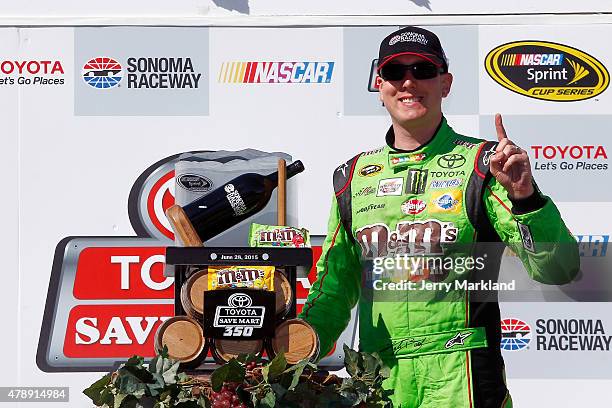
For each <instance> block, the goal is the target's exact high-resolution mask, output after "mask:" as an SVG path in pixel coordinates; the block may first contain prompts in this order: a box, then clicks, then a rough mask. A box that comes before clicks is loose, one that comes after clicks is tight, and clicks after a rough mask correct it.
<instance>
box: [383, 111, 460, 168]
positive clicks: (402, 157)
mask: <svg viewBox="0 0 612 408" xmlns="http://www.w3.org/2000/svg"><path fill="white" fill-rule="evenodd" d="M451 131H452V130H451V128H450V126H449V125H448V123H447V122H446V118H445V117H442V120H441V121H440V124H439V125H438V128H437V129H436V131H435V132H434V135H433V137H432V138H431V139H429V140H428V141H427V142H426V143H424V144H422V145H421V146H419V147H417V148H416V149H413V150H403V149H398V148H396V147H395V146H394V144H395V133H394V132H393V126H391V127H389V130H388V131H387V134H386V136H385V140H386V142H387V147H388V153H389V154H388V156H389V157H388V159H389V166H390V168H397V167H405V166H409V165H410V164H423V163H424V162H426V161H427V160H428V159H429V158H431V157H433V156H434V155H435V153H436V151H438V150H439V146H440V145H441V144H443V143H444V141H445V140H446V139H447V138H448V137H449V134H450V132H451Z"/></svg>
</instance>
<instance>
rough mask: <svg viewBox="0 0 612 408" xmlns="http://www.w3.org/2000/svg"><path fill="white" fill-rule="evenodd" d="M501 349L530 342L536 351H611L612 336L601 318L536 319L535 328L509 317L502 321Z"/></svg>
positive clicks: (512, 349)
mask: <svg viewBox="0 0 612 408" xmlns="http://www.w3.org/2000/svg"><path fill="white" fill-rule="evenodd" d="M501 329H502V330H501V331H502V335H501V348H502V350H508V351H516V350H523V349H525V348H527V347H528V346H529V345H530V344H531V345H533V346H535V349H536V350H537V351H563V352H567V351H582V352H589V351H610V347H611V346H612V336H609V335H607V334H606V330H605V326H604V323H603V321H602V320H601V319H579V318H569V319H568V318H563V319H553V318H546V319H537V320H536V321H535V330H533V331H532V329H531V326H530V325H529V324H527V323H526V322H524V321H522V320H519V319H515V318H508V319H503V320H502V321H501Z"/></svg>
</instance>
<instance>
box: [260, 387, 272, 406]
mask: <svg viewBox="0 0 612 408" xmlns="http://www.w3.org/2000/svg"><path fill="white" fill-rule="evenodd" d="M259 406H260V407H264V408H274V407H275V406H276V394H274V391H272V390H270V391H268V392H266V395H264V397H263V398H262V399H261V400H260V401H259Z"/></svg>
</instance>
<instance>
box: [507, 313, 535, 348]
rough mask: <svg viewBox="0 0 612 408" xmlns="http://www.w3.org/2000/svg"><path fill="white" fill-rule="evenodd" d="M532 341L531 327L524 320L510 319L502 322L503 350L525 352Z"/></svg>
mask: <svg viewBox="0 0 612 408" xmlns="http://www.w3.org/2000/svg"><path fill="white" fill-rule="evenodd" d="M530 341H531V326H529V325H528V324H527V323H525V322H524V321H522V320H519V319H514V318H508V319H503V320H502V321H501V349H502V350H508V351H516V350H523V349H524V348H526V347H527V346H528V345H529V342H530Z"/></svg>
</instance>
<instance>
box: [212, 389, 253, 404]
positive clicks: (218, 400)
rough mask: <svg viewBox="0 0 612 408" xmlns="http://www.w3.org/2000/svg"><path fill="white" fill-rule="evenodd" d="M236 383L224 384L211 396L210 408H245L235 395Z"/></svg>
mask: <svg viewBox="0 0 612 408" xmlns="http://www.w3.org/2000/svg"><path fill="white" fill-rule="evenodd" d="M237 387H238V384H236V383H226V384H225V385H224V386H223V387H222V388H221V390H220V391H219V392H213V393H212V395H211V402H212V408H247V406H246V405H245V404H244V403H243V402H242V401H240V397H238V394H236V388H237Z"/></svg>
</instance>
